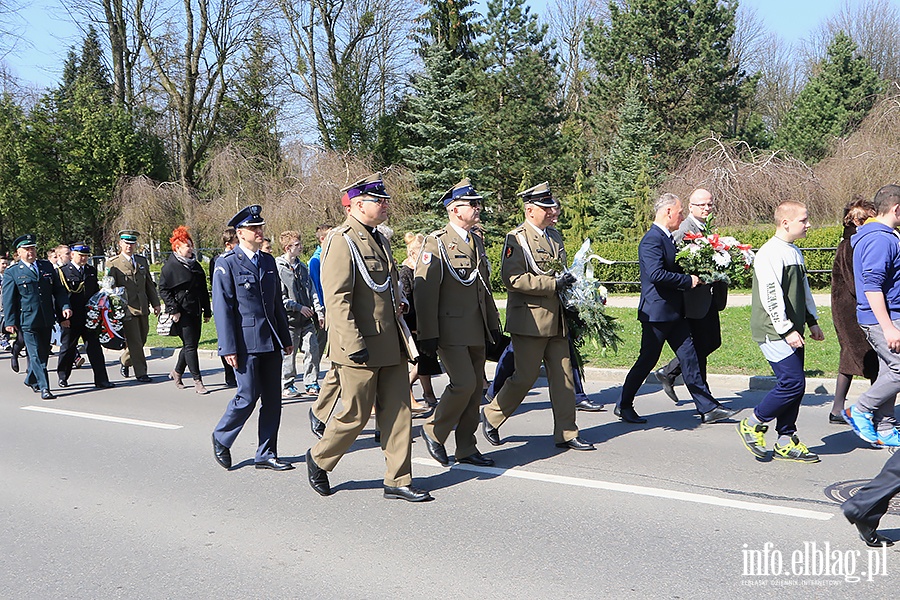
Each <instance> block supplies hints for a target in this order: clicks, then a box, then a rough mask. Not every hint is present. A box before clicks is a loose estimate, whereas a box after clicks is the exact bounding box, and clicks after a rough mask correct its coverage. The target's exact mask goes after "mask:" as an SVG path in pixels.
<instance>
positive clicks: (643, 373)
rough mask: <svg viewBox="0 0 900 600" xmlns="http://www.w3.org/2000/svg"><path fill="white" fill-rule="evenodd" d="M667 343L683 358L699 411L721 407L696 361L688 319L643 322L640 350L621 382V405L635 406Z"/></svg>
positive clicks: (687, 383) (684, 368) (685, 375)
mask: <svg viewBox="0 0 900 600" xmlns="http://www.w3.org/2000/svg"><path fill="white" fill-rule="evenodd" d="M664 343H668V344H669V347H670V348H672V350H674V351H675V356H677V357H678V359H679V360H680V361H681V365H682V368H683V370H684V371H683V374H684V383H685V385H687V387H688V391H690V393H691V397H692V398H693V399H694V404H695V405H696V406H697V412H699V413H700V414H704V413H708V412H709V411H711V410H712V409H714V408H716V407H717V406H719V403H718V401H716V399H715V398H713V396H712V394H711V393H710V391H709V387H708V386H707V385H706V383H704V381H703V378H702V377H701V375H700V365H699V362H698V361H697V351H696V350H694V342H693V341H692V340H691V330H690V328H689V327H688V324H687V321H686V320H685V319H678V320H677V321H664V322H647V321H643V322H641V352H640V354H639V355H638V358H637V360H636V361H635V363H634V366H633V367H631V370H630V371H628V375H626V376H625V383H623V384H622V399H621V400H620V401H619V406H620V407H621V408H634V397H635V395H636V394H637V392H638V389H640V387H641V385H643V383H644V380H645V379H647V375H649V374H650V371H652V370H653V368H654V367H655V366H656V361H658V360H659V354H660V352H662V347H663V344H664Z"/></svg>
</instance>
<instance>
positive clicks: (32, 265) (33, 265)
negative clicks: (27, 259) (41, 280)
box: [31, 263, 41, 277]
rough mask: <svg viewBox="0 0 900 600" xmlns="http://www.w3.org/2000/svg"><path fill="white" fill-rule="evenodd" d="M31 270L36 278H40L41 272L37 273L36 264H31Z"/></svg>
mask: <svg viewBox="0 0 900 600" xmlns="http://www.w3.org/2000/svg"><path fill="white" fill-rule="evenodd" d="M31 270H32V271H34V274H35V275H37V276H38V277H40V276H41V272H40V271H38V268H37V263H31Z"/></svg>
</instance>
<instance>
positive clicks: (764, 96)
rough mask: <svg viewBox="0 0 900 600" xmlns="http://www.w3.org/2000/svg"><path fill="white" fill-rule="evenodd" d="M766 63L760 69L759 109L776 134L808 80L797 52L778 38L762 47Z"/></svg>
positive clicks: (757, 98) (767, 40)
mask: <svg viewBox="0 0 900 600" xmlns="http://www.w3.org/2000/svg"><path fill="white" fill-rule="evenodd" d="M762 48H763V50H762V51H761V55H762V56H764V57H765V60H763V61H762V62H761V64H760V65H759V67H760V69H759V70H760V73H761V77H760V80H759V83H758V85H757V89H756V99H755V102H756V109H757V110H758V111H759V113H760V114H761V115H762V117H763V121H764V122H765V124H766V125H767V127H768V128H769V131H776V130H777V129H778V128H779V127H780V126H781V122H782V120H783V119H784V116H785V115H786V114H787V112H788V111H789V110H790V108H791V106H793V104H794V100H795V99H796V98H797V94H799V93H800V90H801V89H803V85H804V83H805V82H806V77H805V75H804V72H803V68H802V65H801V64H800V63H799V61H798V59H797V54H796V52H795V49H794V48H793V47H792V46H791V45H790V44H788V43H787V42H785V41H784V40H783V39H781V38H780V37H778V36H777V35H775V34H770V35H769V36H768V37H767V38H765V41H764V42H763V44H762Z"/></svg>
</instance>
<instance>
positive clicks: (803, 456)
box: [772, 435, 819, 463]
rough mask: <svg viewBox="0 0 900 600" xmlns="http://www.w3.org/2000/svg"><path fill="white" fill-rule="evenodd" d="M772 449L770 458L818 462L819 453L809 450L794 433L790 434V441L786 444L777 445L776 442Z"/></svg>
mask: <svg viewBox="0 0 900 600" xmlns="http://www.w3.org/2000/svg"><path fill="white" fill-rule="evenodd" d="M774 450H775V452H774V453H773V454H772V458H776V459H778V460H793V461H796V462H804V463H817V462H819V455H818V454H816V453H815V452H810V451H809V448H807V447H806V446H805V445H804V444H801V443H800V439H799V438H798V437H797V436H796V435H792V436H791V443H790V444H788V445H787V446H779V445H778V444H777V443H776V444H775V447H774Z"/></svg>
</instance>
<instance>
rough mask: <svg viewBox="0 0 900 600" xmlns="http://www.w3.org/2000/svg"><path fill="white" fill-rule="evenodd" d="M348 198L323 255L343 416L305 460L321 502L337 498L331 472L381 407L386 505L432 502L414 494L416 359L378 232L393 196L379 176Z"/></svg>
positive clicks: (396, 283)
mask: <svg viewBox="0 0 900 600" xmlns="http://www.w3.org/2000/svg"><path fill="white" fill-rule="evenodd" d="M342 191H344V192H345V193H346V194H347V196H348V197H349V200H350V214H349V216H348V217H347V220H346V221H344V223H343V224H342V225H340V226H339V227H336V228H335V229H334V230H332V232H331V234H330V235H329V236H328V238H327V239H326V241H325V247H324V249H323V250H322V290H323V294H324V296H325V321H326V327H327V329H328V344H329V349H328V355H329V358H330V359H331V363H332V367H331V368H332V369H334V370H335V372H336V377H337V381H339V382H340V386H341V390H340V395H341V404H342V408H341V410H340V411H338V412H336V413H335V415H334V416H333V417H332V418H331V420H330V421H328V424H327V425H326V427H325V432H324V434H323V435H322V439H320V440H319V441H318V442H317V443H316V444H315V446H313V447H312V448H310V449H309V451H308V452H307V453H306V466H307V470H308V476H309V483H310V485H311V486H312V488H313V489H314V490H315V491H316V492H317V493H319V494H320V495H322V496H328V495H330V494H331V487H330V485H329V482H328V472H329V471H331V470H333V469H334V468H335V466H337V463H338V461H339V460H340V459H341V457H342V456H343V455H344V453H345V452H347V450H349V449H350V446H351V445H352V444H353V442H354V441H355V440H356V438H357V436H358V435H359V433H360V432H361V431H362V430H363V427H365V424H366V422H367V421H368V420H369V416H370V415H371V414H372V406H373V405H375V406H376V407H377V409H376V410H377V413H378V423H379V426H380V428H381V432H382V433H381V449H382V451H383V452H384V455H385V459H386V463H387V464H386V472H385V476H384V497H385V498H396V499H402V500H407V501H410V502H422V501H426V500H431V499H432V498H431V495H430V494H429V493H428V492H425V491H422V490H418V489H416V488H415V487H413V486H412V461H411V456H410V442H411V440H410V433H411V428H412V421H411V414H410V406H409V380H408V370H407V366H406V363H407V360H408V358H409V357H410V356H409V349H408V347H407V346H406V344H405V339H404V338H403V337H402V332H401V328H400V324H399V320H400V317H399V314H400V311H401V302H400V299H401V298H400V283H399V275H398V273H397V268H396V266H395V264H394V260H393V257H392V255H391V247H390V244H389V242H388V240H387V239H386V238H385V237H384V236H383V235H382V234H381V233H379V232H378V231H377V230H376V227H377V226H378V225H379V224H380V223H382V222H384V220H385V219H386V218H387V202H388V200H389V198H390V196H388V194H387V192H386V191H385V189H384V183H383V182H382V180H381V174H380V173H376V174H374V175H371V176H370V177H367V178H366V179H363V180H362V181H358V182H357V183H355V184H353V185H352V186H350V187H349V188H346V189H345V190H342Z"/></svg>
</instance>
